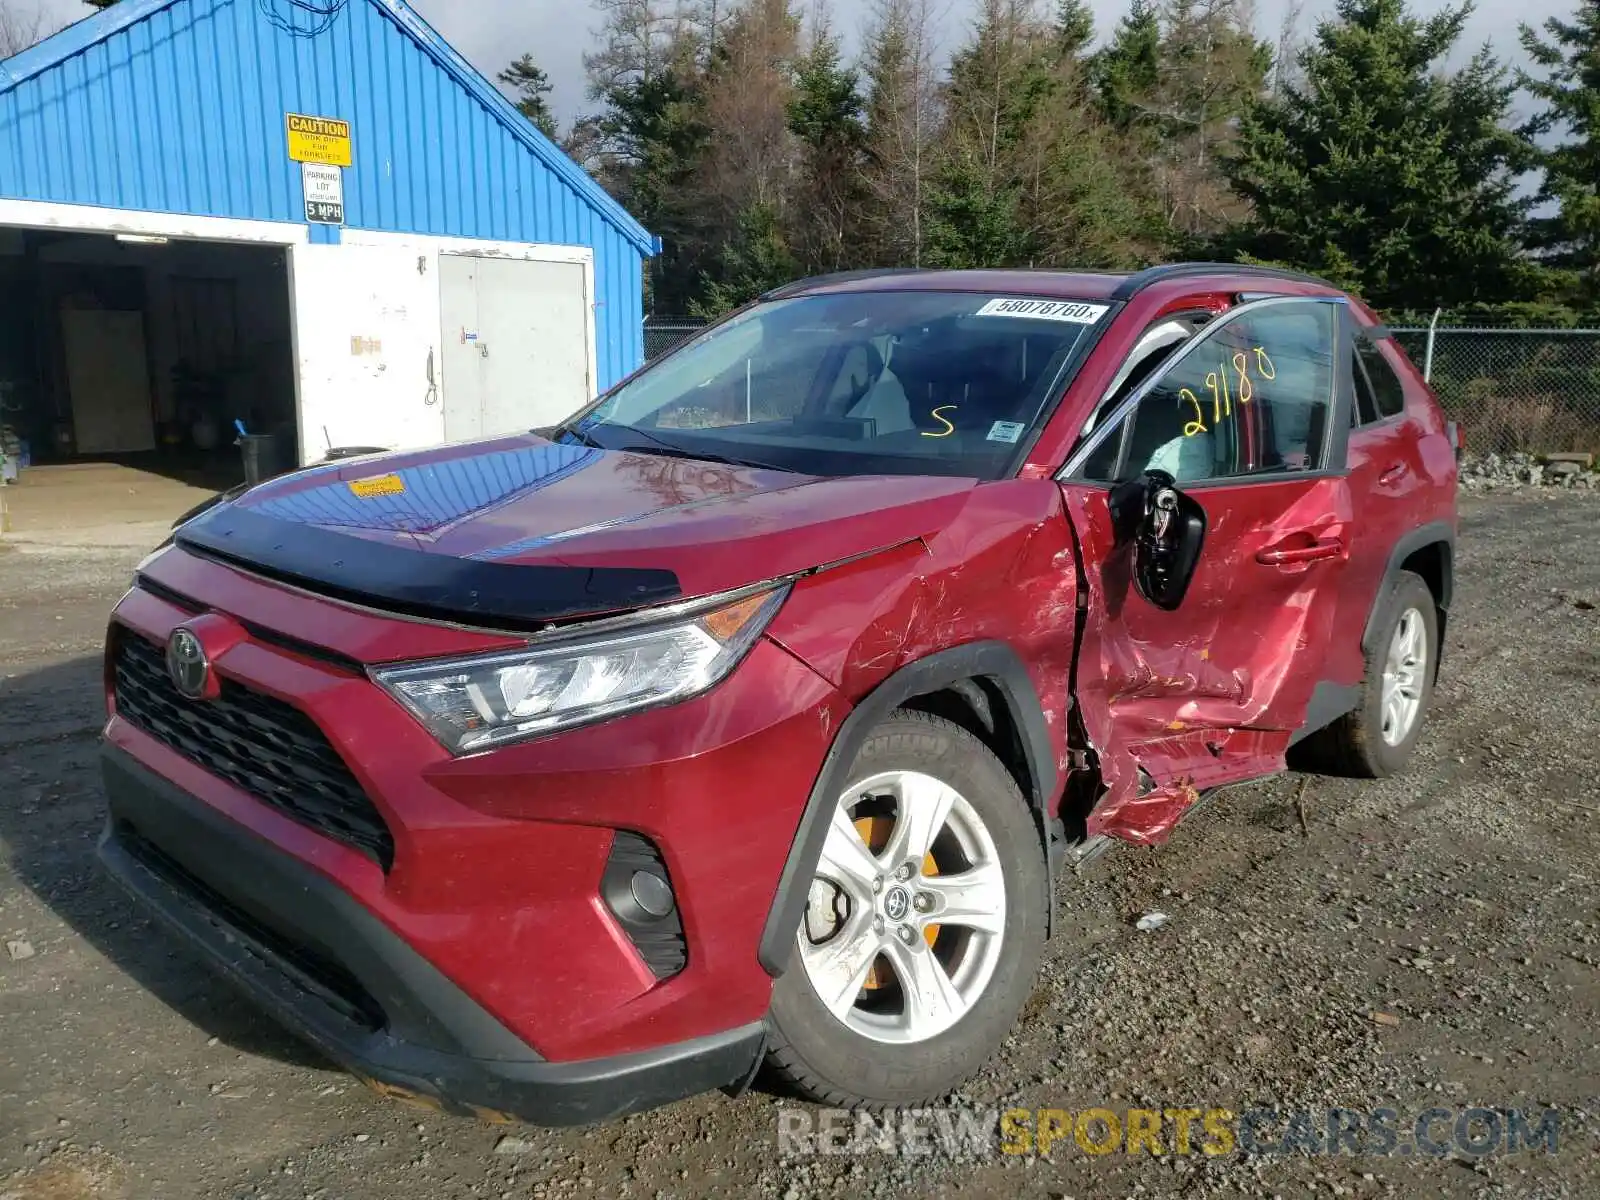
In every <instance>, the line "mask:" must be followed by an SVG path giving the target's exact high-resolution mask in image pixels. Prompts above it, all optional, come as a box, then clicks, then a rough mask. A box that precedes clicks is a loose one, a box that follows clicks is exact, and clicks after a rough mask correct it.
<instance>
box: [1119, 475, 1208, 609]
mask: <svg viewBox="0 0 1600 1200" xmlns="http://www.w3.org/2000/svg"><path fill="white" fill-rule="evenodd" d="M1110 500H1111V513H1112V521H1113V524H1114V525H1115V526H1116V527H1117V529H1118V533H1119V540H1131V541H1132V542H1133V582H1134V585H1135V586H1136V587H1137V588H1138V589H1139V594H1140V595H1141V596H1143V597H1144V598H1145V599H1146V600H1148V601H1149V602H1150V603H1151V604H1154V605H1155V606H1156V607H1157V608H1160V609H1164V610H1165V611H1167V612H1172V611H1173V610H1175V609H1177V608H1178V607H1179V606H1180V605H1181V604H1182V603H1183V598H1184V596H1185V595H1187V594H1188V591H1189V583H1190V581H1191V580H1193V579H1194V573H1195V569H1196V568H1197V567H1198V566H1199V565H1200V552H1201V550H1202V549H1203V548H1204V546H1205V540H1206V510H1205V509H1204V508H1202V507H1201V506H1200V504H1199V502H1198V501H1196V500H1195V499H1194V498H1193V497H1191V496H1188V495H1186V494H1185V493H1183V492H1181V491H1179V490H1178V486H1177V482H1176V481H1175V480H1174V479H1173V478H1172V476H1171V475H1169V474H1167V472H1165V471H1147V472H1146V473H1145V474H1143V475H1141V476H1139V477H1138V478H1137V479H1132V480H1129V481H1128V482H1127V483H1123V484H1119V485H1118V486H1117V487H1116V488H1115V489H1113V490H1112V493H1111V497H1110Z"/></svg>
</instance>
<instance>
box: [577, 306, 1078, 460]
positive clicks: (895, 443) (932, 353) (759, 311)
mask: <svg viewBox="0 0 1600 1200" xmlns="http://www.w3.org/2000/svg"><path fill="white" fill-rule="evenodd" d="M1106 312H1107V306H1106V305H1104V304H1090V303H1084V302H1080V301H1075V300H1045V299H1037V298H1026V297H1014V296H997V295H975V294H958V293H949V292H868V293H853V294H846V295H831V296H806V297H800V298H797V299H792V300H777V301H772V302H769V303H766V304H761V305H758V306H756V307H755V308H752V309H751V310H749V311H748V312H746V313H742V314H741V315H739V316H738V317H735V318H734V319H732V320H730V321H727V322H725V323H724V324H722V325H719V326H717V327H716V328H714V329H712V330H709V331H708V332H707V333H705V334H703V335H702V336H701V337H699V338H698V339H696V340H695V341H694V342H692V343H690V344H689V345H688V346H686V347H684V348H683V349H682V350H679V351H678V352H677V353H675V354H673V355H671V356H669V357H668V358H666V359H664V360H662V361H661V362H660V363H659V364H658V365H656V366H655V367H653V368H651V369H649V370H647V371H645V372H643V373H642V374H640V375H639V376H637V377H636V378H635V379H634V380H633V381H632V382H630V383H627V384H625V385H623V386H622V387H621V388H619V389H618V390H617V391H615V392H613V393H612V394H611V395H610V396H608V397H606V398H605V400H604V401H603V402H602V403H601V404H600V405H599V406H597V407H596V408H595V409H594V410H593V411H592V412H590V413H589V414H588V415H587V416H586V417H585V418H584V419H583V420H582V421H580V422H578V423H577V424H576V426H574V427H570V428H571V429H573V430H574V431H575V433H576V435H577V436H579V437H581V438H582V439H584V440H586V441H590V442H593V443H594V444H596V445H600V446H603V447H606V448H607V449H628V450H639V451H642V452H645V453H662V454H683V455H692V456H694V457H704V458H712V459H723V460H729V461H734V462H742V463H750V464H754V465H758V466H771V467H775V468H778V469H780V470H786V471H800V472H804V473H806V474H813V475H881V474H893V475H961V476H973V477H976V478H980V479H993V478H997V477H998V476H999V474H1000V473H1001V472H1002V471H1004V470H1005V469H1006V466H1007V464H1008V463H1009V462H1010V460H1011V458H1012V457H1013V455H1014V454H1015V451H1016V448H1017V444H1018V443H1019V442H1021V441H1022V440H1023V439H1024V438H1025V437H1026V436H1027V435H1028V433H1029V432H1030V431H1031V430H1032V428H1033V425H1034V422H1035V421H1037V420H1038V419H1039V415H1040V412H1041V410H1042V409H1044V408H1045V406H1046V403H1047V402H1048V401H1049V400H1050V399H1052V398H1053V397H1055V396H1059V395H1060V393H1061V389H1062V388H1064V387H1065V386H1066V383H1067V374H1068V371H1069V369H1071V368H1073V367H1075V366H1076V363H1077V358H1076V357H1075V354H1074V352H1075V351H1076V350H1077V349H1078V347H1079V344H1080V342H1081V341H1082V340H1083V339H1084V337H1085V335H1086V334H1087V333H1088V331H1089V330H1090V329H1092V328H1093V326H1094V325H1095V324H1096V323H1097V322H1099V321H1100V319H1101V318H1102V317H1104V315H1105V314H1106Z"/></svg>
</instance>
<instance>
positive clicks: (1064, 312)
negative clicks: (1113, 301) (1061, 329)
mask: <svg viewBox="0 0 1600 1200" xmlns="http://www.w3.org/2000/svg"><path fill="white" fill-rule="evenodd" d="M1106 308H1107V306H1106V305H1104V304H1082V303H1079V302H1078V301H1076V300H1022V299H1015V300H991V301H989V303H987V304H985V305H984V306H983V307H982V308H980V309H979V310H978V311H977V312H976V313H975V314H973V315H974V316H979V317H1026V318H1028V319H1029V320H1033V321H1068V322H1070V323H1071V324H1073V325H1093V324H1094V323H1095V322H1096V321H1098V320H1099V319H1100V318H1101V317H1103V316H1105V315H1106Z"/></svg>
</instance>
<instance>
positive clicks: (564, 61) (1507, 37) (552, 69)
mask: <svg viewBox="0 0 1600 1200" xmlns="http://www.w3.org/2000/svg"><path fill="white" fill-rule="evenodd" d="M0 2H5V3H9V4H10V6H11V7H13V8H18V9H22V10H24V11H26V10H27V9H28V8H29V7H30V5H37V7H38V8H39V9H40V10H41V11H42V12H43V13H44V14H45V17H46V19H47V20H48V21H51V22H53V23H55V24H65V23H67V22H68V21H75V20H77V19H79V18H80V17H81V16H83V15H84V14H85V13H86V12H88V11H89V10H88V8H87V7H86V6H85V5H84V4H83V3H82V0H0ZM241 2H246V3H248V2H252V0H241ZM811 2H812V0H801V3H802V4H805V5H809V4H810V3H811ZM1288 2H1289V0H1257V4H1256V9H1257V24H1258V25H1259V27H1260V31H1261V36H1262V37H1264V38H1267V39H1269V40H1273V39H1275V38H1276V36H1277V30H1278V27H1279V24H1280V22H1281V21H1282V19H1283V13H1284V10H1285V8H1286V7H1287V4H1288ZM411 3H412V5H413V7H415V8H416V9H417V10H418V11H419V12H421V13H422V15H423V16H424V17H426V18H427V19H428V21H429V22H430V23H431V24H432V25H433V26H434V28H436V29H437V30H438V31H439V32H440V33H441V34H443V35H444V36H445V37H446V38H447V39H449V40H450V41H451V42H452V43H454V45H455V47H456V48H457V49H458V50H460V51H461V53H462V54H464V55H465V56H466V57H467V58H468V59H469V60H470V61H471V62H472V64H473V65H474V66H476V67H477V68H478V69H479V70H480V71H482V72H483V73H484V74H485V75H487V76H489V77H490V78H491V79H492V78H493V77H494V75H495V74H496V72H498V71H499V70H500V69H501V67H503V66H504V65H505V64H506V63H507V62H508V61H509V60H510V59H512V58H515V57H518V56H520V55H521V54H524V53H529V54H532V55H533V56H534V58H535V60H536V61H537V62H538V63H539V64H540V65H541V66H543V67H544V69H545V70H546V71H547V72H548V73H549V75H550V80H551V82H552V83H553V84H555V94H554V96H553V100H554V106H555V110H556V112H557V114H558V115H559V116H560V117H561V118H562V120H563V121H567V120H570V119H571V118H572V117H573V116H575V115H576V114H578V113H580V112H582V111H584V110H585V108H586V107H588V99H587V97H586V95H585V94H584V78H583V52H584V50H585V49H586V48H587V47H588V45H589V42H590V39H591V37H592V31H593V29H594V28H595V26H597V25H598V23H599V18H598V16H597V15H596V14H595V13H594V12H593V10H592V9H591V8H590V7H589V4H588V2H587V0H411ZM829 3H830V8H831V10H832V13H833V17H834V25H835V27H836V28H837V29H838V30H839V31H840V32H841V33H842V34H844V35H845V37H846V39H847V43H848V44H849V46H850V47H851V49H852V50H853V49H854V46H855V44H856V42H857V41H858V35H859V32H860V27H861V24H862V21H863V18H864V16H865V14H866V13H867V12H868V11H870V9H871V7H872V2H871V0H829ZM934 3H935V6H936V8H937V7H940V6H942V7H943V8H944V16H943V20H942V21H941V26H942V29H941V41H942V42H943V43H944V44H945V45H947V46H948V45H951V44H954V43H956V42H958V41H960V39H961V37H962V34H963V33H964V32H965V30H966V28H967V27H968V26H969V25H970V23H971V20H972V13H973V11H974V9H975V8H976V7H977V0H934ZM1091 3H1092V4H1093V7H1094V9H1095V12H1096V13H1097V14H1098V16H1099V27H1100V31H1101V33H1102V34H1105V33H1107V32H1109V30H1110V29H1111V28H1112V26H1113V25H1115V23H1116V21H1117V19H1118V18H1119V17H1120V16H1121V14H1122V13H1123V12H1124V11H1126V9H1127V3H1126V0H1091ZM1443 3H1444V0H1413V5H1414V7H1415V9H1416V10H1417V11H1418V12H1424V13H1426V12H1436V11H1438V10H1439V9H1440V8H1441V7H1443ZM1332 7H1333V3H1332V0H1308V2H1307V3H1306V5H1305V16H1304V18H1303V20H1302V25H1303V29H1304V32H1305V33H1309V32H1310V30H1311V28H1312V26H1313V25H1314V23H1315V19H1316V17H1317V16H1318V15H1319V14H1321V13H1325V12H1328V11H1330V10H1331V9H1332ZM1577 7H1578V4H1577V0H1517V2H1516V3H1511V2H1510V0H1482V3H1481V4H1480V5H1479V11H1478V12H1477V13H1475V14H1474V16H1473V19H1472V24H1471V26H1470V27H1469V40H1470V42H1471V43H1472V46H1471V49H1476V47H1477V46H1478V45H1480V44H1482V43H1483V42H1484V41H1492V42H1493V43H1494V44H1495V46H1496V48H1497V49H1498V50H1499V51H1500V52H1501V53H1502V55H1504V56H1506V57H1511V56H1513V55H1516V56H1518V57H1520V48H1519V47H1518V45H1517V39H1516V27H1517V22H1518V21H1531V22H1535V23H1540V22H1543V20H1544V19H1545V18H1546V17H1549V16H1552V15H1555V14H1563V15H1564V14H1569V13H1572V12H1574V11H1575V10H1576V9H1577ZM1468 52H1469V53H1470V50H1469V51H1468Z"/></svg>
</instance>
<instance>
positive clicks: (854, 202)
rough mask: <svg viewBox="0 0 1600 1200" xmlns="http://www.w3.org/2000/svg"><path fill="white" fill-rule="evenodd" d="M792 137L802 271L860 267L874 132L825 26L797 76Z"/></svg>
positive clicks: (794, 207) (816, 33)
mask: <svg viewBox="0 0 1600 1200" xmlns="http://www.w3.org/2000/svg"><path fill="white" fill-rule="evenodd" d="M789 131H790V132H791V133H792V134H794V136H795V137H796V138H797V139H799V143H800V161H799V164H798V170H797V177H796V180H795V188H794V196H793V204H792V212H793V220H792V222H791V223H792V225H793V227H794V231H795V232H794V235H793V237H792V238H791V242H792V244H793V246H794V248H795V251H796V253H797V255H798V257H799V259H800V264H801V269H802V271H804V272H805V273H806V274H819V273H822V272H826V271H838V270H843V269H845V268H846V267H851V266H857V265H859V262H858V257H859V255H860V253H861V236H860V229H859V226H860V220H861V211H862V207H863V205H864V204H865V203H866V196H865V194H864V189H863V187H862V179H861V166H862V155H863V153H864V150H865V146H866V133H867V131H866V125H865V123H864V119H863V113H862V100H861V91H860V87H859V80H858V77H857V75H856V72H855V71H853V70H850V69H849V68H847V67H845V66H844V64H843V60H842V58H841V56H840V50H839V41H838V39H837V38H836V37H834V35H833V33H832V31H831V30H830V29H829V28H828V26H827V24H826V23H825V22H821V21H819V22H818V25H817V27H816V28H815V29H814V31H813V33H812V37H811V45H810V48H809V49H808V50H807V51H806V53H805V54H804V55H803V56H802V57H801V59H800V62H799V64H798V67H797V70H796V73H795V90H794V98H793V99H792V100H790V102H789Z"/></svg>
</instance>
